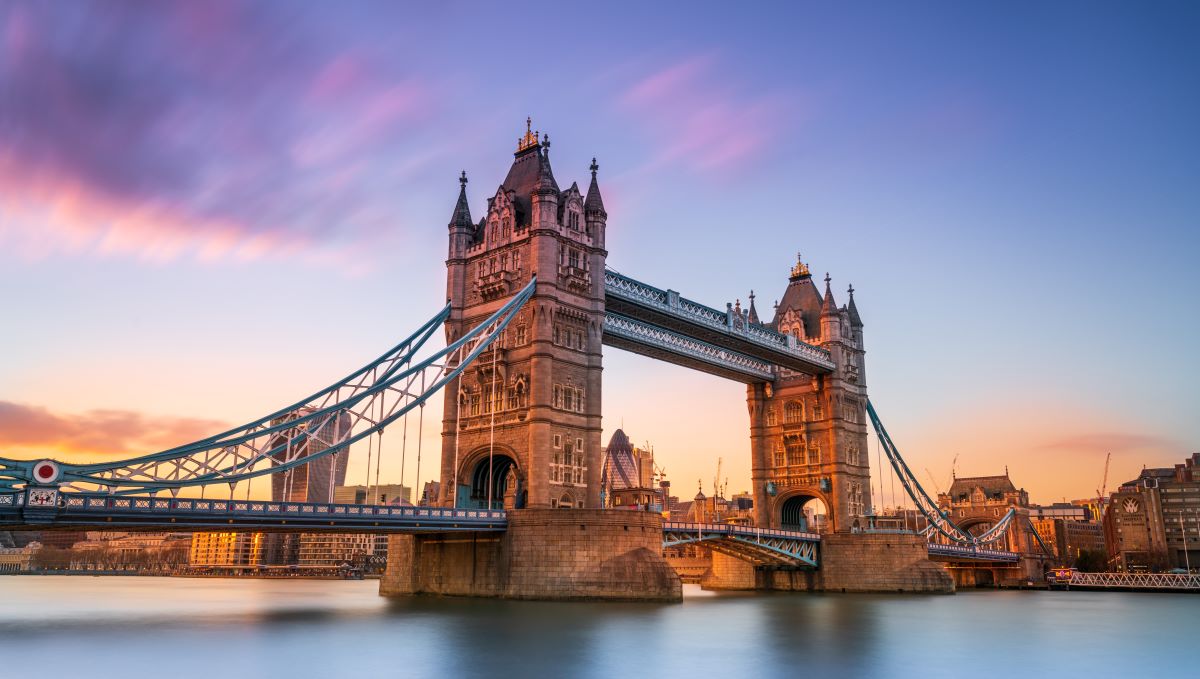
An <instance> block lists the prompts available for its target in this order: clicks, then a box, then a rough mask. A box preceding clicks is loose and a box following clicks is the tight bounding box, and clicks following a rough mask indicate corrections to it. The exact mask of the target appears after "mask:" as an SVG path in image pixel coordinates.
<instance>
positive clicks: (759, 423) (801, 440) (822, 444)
mask: <svg viewBox="0 0 1200 679" xmlns="http://www.w3.org/2000/svg"><path fill="white" fill-rule="evenodd" d="M829 283H830V278H829V276H828V275H826V277H825V292H824V294H823V295H822V294H821V292H820V290H819V289H818V288H817V286H816V284H815V283H814V282H813V280H812V275H811V274H810V272H809V268H808V265H806V264H804V263H803V262H801V261H799V257H798V256H797V262H796V265H795V266H794V267H792V271H791V276H790V277H789V278H788V286H787V289H786V290H785V291H784V293H783V297H782V299H781V300H780V301H779V302H778V304H777V305H776V308H775V317H774V319H772V321H771V322H769V323H766V324H765V325H766V326H768V327H770V328H772V329H774V330H777V331H778V332H781V333H785V334H788V335H792V336H793V337H795V338H796V339H797V340H799V341H801V342H806V343H808V344H811V345H814V346H818V347H821V348H823V349H825V350H827V351H828V352H829V353H830V357H831V358H832V360H833V363H834V364H835V365H836V366H837V367H836V369H835V370H834V372H833V373H831V374H829V375H819V376H812V375H805V374H801V373H795V372H792V371H789V370H782V369H781V370H780V373H779V376H778V378H777V379H776V380H775V382H773V383H760V384H752V385H750V386H748V387H747V404H748V406H749V410H750V439H751V450H752V455H753V468H752V472H751V475H752V479H753V483H754V507H755V512H756V517H755V518H756V521H757V523H758V525H760V526H769V527H772V528H779V527H784V528H792V529H808V530H811V529H813V528H815V526H812V525H810V522H809V516H806V512H805V504H807V503H808V502H810V501H811V500H813V499H820V500H821V501H822V502H823V503H824V504H825V508H826V517H827V521H828V524H829V525H828V526H827V528H828V529H830V530H833V531H837V532H843V531H849V530H853V529H854V528H855V527H863V528H865V527H866V526H867V521H866V519H865V514H866V511H867V509H868V508H869V507H871V476H870V468H869V466H868V463H869V456H868V454H867V452H868V450H867V415H866V406H867V386H866V374H865V372H864V370H863V355H864V351H863V333H862V330H863V324H862V319H861V318H860V317H859V315H858V309H857V308H856V307H855V305H854V288H850V291H849V295H850V299H849V302H848V304H847V305H846V306H843V307H841V308H838V307H837V305H836V304H835V303H834V300H833V292H832V290H831V289H830V285H829ZM751 305H752V306H751V312H750V313H751V315H752V316H757V311H755V310H754V309H753V301H752V302H751Z"/></svg>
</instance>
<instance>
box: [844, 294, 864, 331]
mask: <svg viewBox="0 0 1200 679" xmlns="http://www.w3.org/2000/svg"><path fill="white" fill-rule="evenodd" d="M846 292H848V293H849V294H850V303H849V304H847V305H846V310H847V311H849V312H850V325H852V326H854V327H855V328H861V327H863V322H862V316H859V315H858V307H856V306H854V286H853V285H851V286H850V289H849V290H847V291H846Z"/></svg>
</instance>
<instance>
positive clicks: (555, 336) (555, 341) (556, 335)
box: [554, 325, 559, 344]
mask: <svg viewBox="0 0 1200 679" xmlns="http://www.w3.org/2000/svg"><path fill="white" fill-rule="evenodd" d="M558 336H559V332H558V326H557V325H556V326H554V343H555V344H558Z"/></svg>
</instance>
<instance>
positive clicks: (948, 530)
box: [867, 401, 1016, 546]
mask: <svg viewBox="0 0 1200 679" xmlns="http://www.w3.org/2000/svg"><path fill="white" fill-rule="evenodd" d="M867 415H868V416H869V417H870V418H871V424H872V425H873V426H874V427H875V434H876V436H878V437H879V443H880V444H881V445H882V446H883V450H884V452H885V453H886V454H887V458H888V461H889V462H891V464H892V469H894V470H895V471H896V476H898V477H899V478H900V483H901V485H903V486H904V490H905V492H907V493H908V496H909V497H911V498H912V500H913V502H914V503H915V504H916V506H917V509H919V510H920V511H921V513H922V514H923V515H924V516H925V519H926V520H927V521H928V522H929V526H930V528H931V529H933V530H935V531H937V532H938V533H940V534H941V535H942V536H943V537H945V538H946V539H948V540H950V541H951V542H952V543H954V544H957V545H975V546H979V545H986V544H990V543H993V542H996V541H997V540H1000V539H1001V538H1003V537H1004V535H1005V532H1006V531H1007V530H1008V526H1009V523H1011V522H1012V519H1013V517H1014V516H1016V509H1015V508H1010V509H1009V510H1008V512H1006V513H1005V514H1004V516H1003V517H1002V518H1001V519H1000V520H999V521H997V522H996V524H995V525H994V526H992V527H991V528H990V529H988V530H987V532H985V533H983V534H981V535H972V534H970V533H968V532H967V531H964V530H963V529H961V528H959V527H958V525H957V524H955V523H954V522H953V521H951V520H950V517H949V516H947V515H946V514H945V513H944V512H942V510H941V509H940V508H939V507H938V506H937V503H936V502H934V501H933V500H932V499H931V498H930V497H929V495H928V494H927V493H926V492H925V489H924V488H922V487H921V482H920V481H917V477H916V476H915V475H914V474H913V473H912V471H911V470H910V469H909V468H908V464H907V463H906V462H905V461H904V458H903V457H901V456H900V451H899V450H898V449H897V448H896V445H895V444H894V443H892V439H891V437H890V436H888V433H887V430H886V429H884V428H883V422H882V421H880V419H879V415H878V414H877V413H876V412H875V406H874V405H873V404H872V403H871V402H870V401H867Z"/></svg>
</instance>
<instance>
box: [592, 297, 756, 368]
mask: <svg viewBox="0 0 1200 679" xmlns="http://www.w3.org/2000/svg"><path fill="white" fill-rule="evenodd" d="M604 334H605V341H606V343H607V344H614V342H613V341H612V338H613V337H619V338H622V339H625V340H628V341H629V342H631V343H635V344H641V345H646V346H650V347H654V348H656V349H659V350H661V351H663V352H666V353H669V354H674V355H676V356H679V357H681V358H684V359H687V360H689V361H691V362H693V363H704V364H707V365H710V366H712V367H713V368H716V369H718V370H719V371H720V372H722V373H726V374H727V375H726V376H728V377H731V378H733V379H738V380H739V381H743V382H751V383H753V382H770V381H772V380H774V379H775V366H774V365H772V364H771V363H770V362H768V361H763V360H760V359H757V358H754V357H752V356H747V355H745V354H742V353H738V352H736V351H731V350H729V349H723V348H721V347H718V346H716V345H714V344H709V343H708V342H702V341H700V340H698V339H695V338H692V337H688V336H686V335H683V334H681V333H678V332H674V331H671V330H668V329H666V328H661V327H659V326H657V325H653V324H651V323H646V322H644V321H639V320H636V319H633V318H629V317H627V316H622V315H620V314H614V313H609V314H605V316H604ZM616 346H618V347H619V348H626V347H625V346H623V345H620V344H617V345H616ZM692 367H695V366H694V365H693V366H692Z"/></svg>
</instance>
